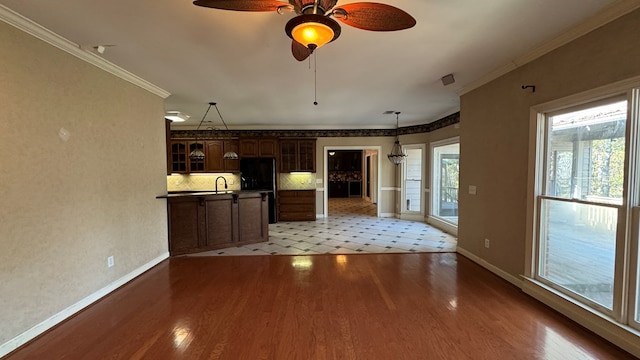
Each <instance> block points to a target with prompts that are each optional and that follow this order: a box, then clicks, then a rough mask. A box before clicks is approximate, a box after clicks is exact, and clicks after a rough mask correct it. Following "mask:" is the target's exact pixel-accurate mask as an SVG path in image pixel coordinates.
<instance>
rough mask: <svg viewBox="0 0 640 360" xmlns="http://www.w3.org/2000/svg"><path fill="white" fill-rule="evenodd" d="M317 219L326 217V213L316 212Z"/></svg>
mask: <svg viewBox="0 0 640 360" xmlns="http://www.w3.org/2000/svg"><path fill="white" fill-rule="evenodd" d="M316 219H324V214H316Z"/></svg>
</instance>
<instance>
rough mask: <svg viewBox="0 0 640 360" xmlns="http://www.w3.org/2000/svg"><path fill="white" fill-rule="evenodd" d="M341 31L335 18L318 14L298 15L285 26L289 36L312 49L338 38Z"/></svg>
mask: <svg viewBox="0 0 640 360" xmlns="http://www.w3.org/2000/svg"><path fill="white" fill-rule="evenodd" d="M340 31H341V29H340V25H339V24H338V23H337V22H336V21H335V20H333V19H331V18H328V17H326V16H323V15H317V14H304V15H299V16H296V17H294V18H293V19H291V20H289V22H288V23H287V25H286V26H285V32H286V33H287V36H289V37H290V38H292V39H293V40H295V41H297V42H299V43H300V44H302V45H304V46H306V47H307V48H309V49H311V50H315V49H317V48H319V47H322V46H323V45H325V44H327V43H329V42H331V41H333V40H335V39H337V38H338V36H340Z"/></svg>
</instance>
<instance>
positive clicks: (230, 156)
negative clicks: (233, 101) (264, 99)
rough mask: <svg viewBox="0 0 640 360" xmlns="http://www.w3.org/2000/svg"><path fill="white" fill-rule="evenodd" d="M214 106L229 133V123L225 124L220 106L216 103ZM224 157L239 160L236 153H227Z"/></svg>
mask: <svg viewBox="0 0 640 360" xmlns="http://www.w3.org/2000/svg"><path fill="white" fill-rule="evenodd" d="M213 106H215V107H216V111H217V112H218V116H220V120H221V121H222V125H224V129H225V130H227V131H229V127H228V126H227V123H226V122H224V119H223V118H222V114H220V109H218V105H216V103H213ZM222 157H223V158H224V159H227V160H236V159H238V153H236V152H235V151H227V152H226V153H224V155H222Z"/></svg>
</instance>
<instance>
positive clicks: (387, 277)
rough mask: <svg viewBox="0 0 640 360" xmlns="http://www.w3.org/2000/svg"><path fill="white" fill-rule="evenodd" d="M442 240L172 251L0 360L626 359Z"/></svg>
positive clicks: (616, 349) (601, 340)
mask: <svg viewBox="0 0 640 360" xmlns="http://www.w3.org/2000/svg"><path fill="white" fill-rule="evenodd" d="M632 358H633V357H632V356H631V355H629V354H627V353H625V352H623V351H622V350H620V349H618V348H617V347H615V346H613V345H611V344H610V343H608V342H606V341H605V340H603V339H601V338H599V337H597V336H596V335H594V334H592V333H591V332H589V331H587V330H585V329H584V328H582V327H580V326H578V325H576V324H575V323H573V322H572V321H570V320H568V319H567V318H565V317H564V316H562V315H560V314H558V313H556V312H554V311H552V310H550V309H549V308H547V307H545V306H543V305H542V304H540V303H538V302H536V301H535V300H533V299H531V298H530V297H528V296H527V295H525V294H523V293H522V292H521V291H520V290H519V289H517V288H515V287H513V286H512V285H510V284H509V283H506V282H505V281H503V280H502V279H500V278H498V277H496V276H495V275H493V274H491V273H489V272H488V271H486V270H484V269H483V268H481V267H479V266H478V265H476V264H475V263H473V262H471V261H470V260H468V259H466V258H464V257H463V256H461V255H457V254H454V253H431V254H424V253H422V254H357V255H311V256H238V257H180V258H172V259H170V260H167V261H165V262H163V263H162V264H160V265H158V266H156V267H155V268H153V269H151V270H150V271H148V272H147V273H145V274H143V275H142V276H140V277H139V278H137V279H135V280H134V281H132V282H130V283H129V284H127V285H125V286H123V287H122V288H120V289H119V290H117V291H116V292H114V293H112V294H111V295H109V296H108V297H106V298H105V299H103V300H101V301H100V302H98V303H96V304H94V305H93V306H91V307H89V308H88V309H86V310H85V311H83V312H81V313H79V314H78V315H77V316H75V317H73V318H71V319H69V320H68V321H66V322H65V323H63V324H61V325H60V326H58V327H56V328H54V329H52V330H51V331H49V332H48V333H46V334H44V335H43V336H41V337H40V338H38V339H36V340H34V341H33V342H32V343H31V344H28V345H27V346H25V347H23V348H21V349H19V350H18V351H16V352H14V353H13V354H10V355H9V356H8V358H7V359H367V360H369V359H394V360H395V359H563V360H565V359H632Z"/></svg>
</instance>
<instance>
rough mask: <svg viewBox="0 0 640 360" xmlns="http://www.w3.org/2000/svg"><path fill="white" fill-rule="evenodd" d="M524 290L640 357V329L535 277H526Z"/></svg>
mask: <svg viewBox="0 0 640 360" xmlns="http://www.w3.org/2000/svg"><path fill="white" fill-rule="evenodd" d="M522 291H524V292H525V293H526V294H528V295H530V296H531V297H533V298H535V299H536V300H538V301H540V302H542V303H543V304H545V305H547V306H549V307H551V308H552V309H554V310H556V311H558V312H560V313H562V314H564V315H565V316H567V317H568V318H570V319H571V320H573V321H575V322H577V323H578V324H580V325H582V326H584V327H586V328H587V329H589V330H591V331H593V332H594V333H596V334H598V335H599V336H601V337H603V338H605V339H607V340H608V341H610V342H612V343H614V344H615V345H617V346H619V347H621V348H622V349H624V350H626V351H628V352H630V353H631V354H633V355H634V356H636V357H640V341H638V339H639V338H640V331H637V330H635V329H633V328H631V327H629V326H625V325H622V324H619V323H617V322H615V321H614V320H613V319H610V318H608V317H606V316H604V315H602V314H600V313H597V312H595V311H592V310H590V309H588V308H587V307H585V306H582V305H580V304H579V303H577V302H574V301H572V300H571V299H570V298H567V297H565V296H564V295H562V294H561V293H559V292H558V291H556V290H554V289H552V288H550V287H548V286H545V285H544V284H542V283H540V282H537V281H535V280H533V279H530V278H527V277H525V278H524V281H523V284H522Z"/></svg>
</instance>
